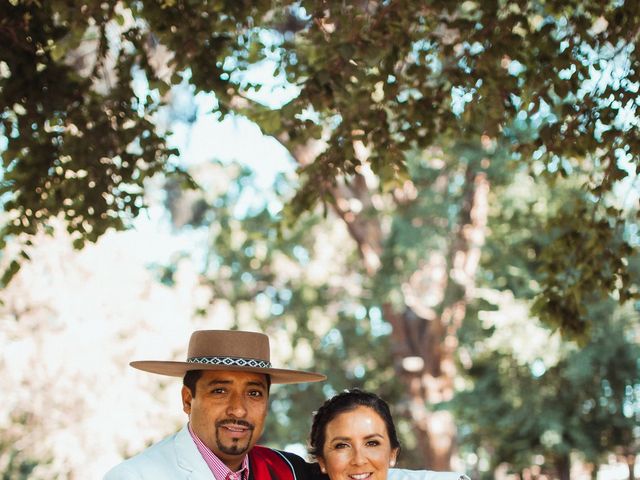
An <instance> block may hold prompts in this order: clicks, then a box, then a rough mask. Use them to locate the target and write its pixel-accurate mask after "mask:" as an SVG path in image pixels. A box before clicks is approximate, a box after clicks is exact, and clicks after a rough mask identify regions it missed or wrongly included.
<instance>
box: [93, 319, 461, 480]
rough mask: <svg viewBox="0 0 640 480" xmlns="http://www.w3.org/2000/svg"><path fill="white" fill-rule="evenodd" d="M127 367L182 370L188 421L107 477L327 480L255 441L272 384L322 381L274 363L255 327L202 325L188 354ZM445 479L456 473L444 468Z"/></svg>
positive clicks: (397, 474) (405, 475)
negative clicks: (177, 359)
mask: <svg viewBox="0 0 640 480" xmlns="http://www.w3.org/2000/svg"><path fill="white" fill-rule="evenodd" d="M130 365H131V366H132V367H134V368H137V369H139V370H144V371H146V372H151V373H157V374H160V375H170V376H174V377H183V384H184V385H183V387H182V408H183V410H184V412H185V413H186V414H187V415H188V416H189V422H188V423H187V425H185V426H184V427H183V428H182V429H181V430H180V431H179V432H178V433H175V434H173V435H170V436H169V437H167V438H165V439H164V440H161V441H160V442H159V443H156V444H155V445H152V446H151V447H149V448H148V449H146V450H144V451H143V452H142V453H140V454H138V455H136V456H134V457H132V458H130V459H128V460H126V461H124V462H122V463H121V464H120V465H117V466H116V467H114V468H113V469H112V470H111V471H110V472H109V473H107V475H106V476H105V477H104V480H179V479H190V480H212V479H215V480H276V479H278V480H304V479H309V480H327V476H326V475H323V474H322V473H321V472H320V470H319V468H318V465H317V464H315V463H313V464H311V463H306V462H305V461H304V460H303V459H302V458H300V457H298V456H297V455H294V454H292V453H288V452H281V451H278V450H272V449H269V448H265V447H261V446H257V445H256V442H257V441H258V439H259V438H260V435H261V434H262V430H263V427H264V421H265V418H266V415H267V407H268V399H269V388H270V386H271V384H272V383H281V384H284V383H287V384H288V383H302V382H319V381H322V380H325V379H326V377H325V376H324V375H321V374H318V373H313V372H305V371H299V370H286V369H277V368H273V367H272V366H271V362H270V352H269V339H268V337H267V336H266V335H264V334H262V333H256V332H241V331H226V330H201V331H196V332H194V333H193V334H192V335H191V340H190V341H189V349H188V354H187V360H186V361H185V362H175V361H136V362H131V364H130ZM392 475H394V477H393V478H394V479H398V480H400V479H402V480H407V479H414V480H440V479H441V477H440V476H439V475H440V474H438V476H436V477H433V476H432V472H425V471H408V470H393V469H392V470H390V475H389V478H391V477H392ZM444 475H446V476H443V477H442V480H449V479H454V478H455V479H457V478H459V477H458V476H450V475H452V474H444Z"/></svg>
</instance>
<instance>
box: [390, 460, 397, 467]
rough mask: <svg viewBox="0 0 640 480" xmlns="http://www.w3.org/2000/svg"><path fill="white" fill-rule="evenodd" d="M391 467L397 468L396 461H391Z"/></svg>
mask: <svg viewBox="0 0 640 480" xmlns="http://www.w3.org/2000/svg"><path fill="white" fill-rule="evenodd" d="M389 466H390V467H391V468H393V467H395V466H396V461H395V460H391V461H390V462H389Z"/></svg>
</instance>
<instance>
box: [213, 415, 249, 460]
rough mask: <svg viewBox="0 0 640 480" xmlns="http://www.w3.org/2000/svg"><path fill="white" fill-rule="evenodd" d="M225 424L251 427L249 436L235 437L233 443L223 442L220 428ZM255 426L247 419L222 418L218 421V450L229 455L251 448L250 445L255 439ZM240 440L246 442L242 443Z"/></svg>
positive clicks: (241, 452)
mask: <svg viewBox="0 0 640 480" xmlns="http://www.w3.org/2000/svg"><path fill="white" fill-rule="evenodd" d="M224 425H241V426H243V427H247V428H248V429H249V437H248V438H246V439H243V440H241V439H239V438H233V439H231V444H230V445H229V444H224V443H222V439H221V438H220V435H219V432H220V428H222V427H223V426H224ZM254 429H255V427H254V426H253V425H252V424H250V423H249V422H247V421H245V420H221V421H219V422H216V443H217V444H218V450H220V451H221V452H222V453H226V454H227V455H241V454H243V453H245V452H246V451H247V450H249V445H251V440H252V439H253V431H254ZM240 441H242V442H244V443H240Z"/></svg>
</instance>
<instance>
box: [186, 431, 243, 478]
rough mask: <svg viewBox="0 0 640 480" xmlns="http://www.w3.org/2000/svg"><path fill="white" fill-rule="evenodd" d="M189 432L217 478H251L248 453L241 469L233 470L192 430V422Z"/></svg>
mask: <svg viewBox="0 0 640 480" xmlns="http://www.w3.org/2000/svg"><path fill="white" fill-rule="evenodd" d="M189 434H190V435H191V438H192V439H193V442H194V443H195V444H196V447H197V448H198V451H199V452H200V455H202V458H203V459H204V461H205V462H206V464H207V466H208V467H209V468H210V469H211V473H213V476H214V477H215V479H216V480H247V479H248V478H249V457H248V456H247V455H245V457H244V459H243V460H242V464H241V465H240V470H238V471H237V472H232V471H231V470H230V469H229V467H227V466H226V465H225V464H224V462H223V461H222V460H220V459H219V458H218V457H217V456H216V454H215V453H213V452H212V451H211V450H210V449H209V447H207V446H206V445H205V444H204V443H203V442H202V440H200V438H198V436H197V435H196V434H195V433H194V432H193V430H191V424H189Z"/></svg>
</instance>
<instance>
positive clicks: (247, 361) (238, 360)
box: [187, 357, 271, 368]
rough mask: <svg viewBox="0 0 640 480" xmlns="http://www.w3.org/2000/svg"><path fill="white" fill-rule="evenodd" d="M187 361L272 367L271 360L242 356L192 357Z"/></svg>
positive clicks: (227, 365) (205, 363)
mask: <svg viewBox="0 0 640 480" xmlns="http://www.w3.org/2000/svg"><path fill="white" fill-rule="evenodd" d="M187 362H188V363H200V364H203V365H224V366H226V367H252V368H271V362H266V361H264V360H256V359H255V358H242V357H191V358H187Z"/></svg>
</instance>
